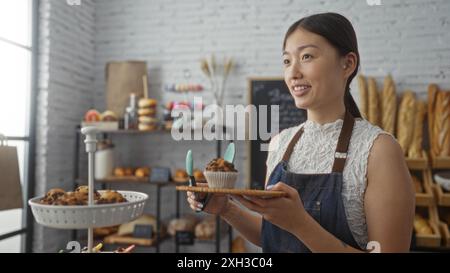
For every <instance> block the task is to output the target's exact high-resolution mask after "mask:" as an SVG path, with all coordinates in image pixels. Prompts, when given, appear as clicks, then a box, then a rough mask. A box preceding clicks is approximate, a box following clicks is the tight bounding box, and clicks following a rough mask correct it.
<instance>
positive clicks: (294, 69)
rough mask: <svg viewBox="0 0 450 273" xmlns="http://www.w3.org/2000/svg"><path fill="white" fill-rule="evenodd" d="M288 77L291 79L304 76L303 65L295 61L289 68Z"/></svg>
mask: <svg viewBox="0 0 450 273" xmlns="http://www.w3.org/2000/svg"><path fill="white" fill-rule="evenodd" d="M287 72H288V75H287V76H288V77H289V78H290V79H301V78H303V73H302V71H301V66H300V64H299V63H298V62H293V63H292V65H291V66H290V67H289V68H288V71H287Z"/></svg>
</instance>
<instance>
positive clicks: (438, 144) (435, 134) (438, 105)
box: [431, 91, 445, 156]
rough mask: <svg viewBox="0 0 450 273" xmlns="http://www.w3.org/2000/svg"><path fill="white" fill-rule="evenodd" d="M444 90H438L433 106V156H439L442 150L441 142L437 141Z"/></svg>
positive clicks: (440, 130) (439, 133)
mask: <svg viewBox="0 0 450 273" xmlns="http://www.w3.org/2000/svg"><path fill="white" fill-rule="evenodd" d="M444 96H445V94H444V92H441V91H438V92H437V95H436V102H435V108H434V117H433V135H432V137H433V140H432V141H433V143H434V145H433V150H432V151H431V152H432V154H433V155H434V156H439V154H440V153H441V150H442V143H441V142H440V141H439V137H440V135H441V132H442V121H443V114H444V109H442V106H443V105H444Z"/></svg>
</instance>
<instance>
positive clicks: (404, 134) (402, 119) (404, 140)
mask: <svg viewBox="0 0 450 273" xmlns="http://www.w3.org/2000/svg"><path fill="white" fill-rule="evenodd" d="M415 108H416V99H415V96H414V93H413V92H412V91H409V90H408V91H405V92H404V94H403V96H402V100H401V102H400V108H399V113H398V122H397V139H398V142H399V144H400V146H401V147H402V149H403V152H404V154H405V155H407V153H408V149H409V146H410V145H411V141H412V136H413V131H414V116H415V115H414V113H415Z"/></svg>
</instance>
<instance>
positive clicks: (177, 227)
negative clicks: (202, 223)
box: [167, 215, 198, 236]
mask: <svg viewBox="0 0 450 273" xmlns="http://www.w3.org/2000/svg"><path fill="white" fill-rule="evenodd" d="M197 222H198V220H197V219H196V218H195V217H194V216H191V215H188V216H185V217H183V218H179V219H172V220H171V221H170V222H169V226H168V227H167V232H168V233H169V234H170V235H171V236H175V234H176V232H177V231H189V232H194V231H195V225H196V224H197Z"/></svg>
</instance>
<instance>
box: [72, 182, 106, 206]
mask: <svg viewBox="0 0 450 273" xmlns="http://www.w3.org/2000/svg"><path fill="white" fill-rule="evenodd" d="M75 192H76V193H78V194H79V196H80V197H81V198H83V199H86V204H87V202H88V199H89V187H88V186H79V187H78V188H76V189H75ZM99 198H100V194H99V193H98V191H96V190H94V200H98V199H99Z"/></svg>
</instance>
